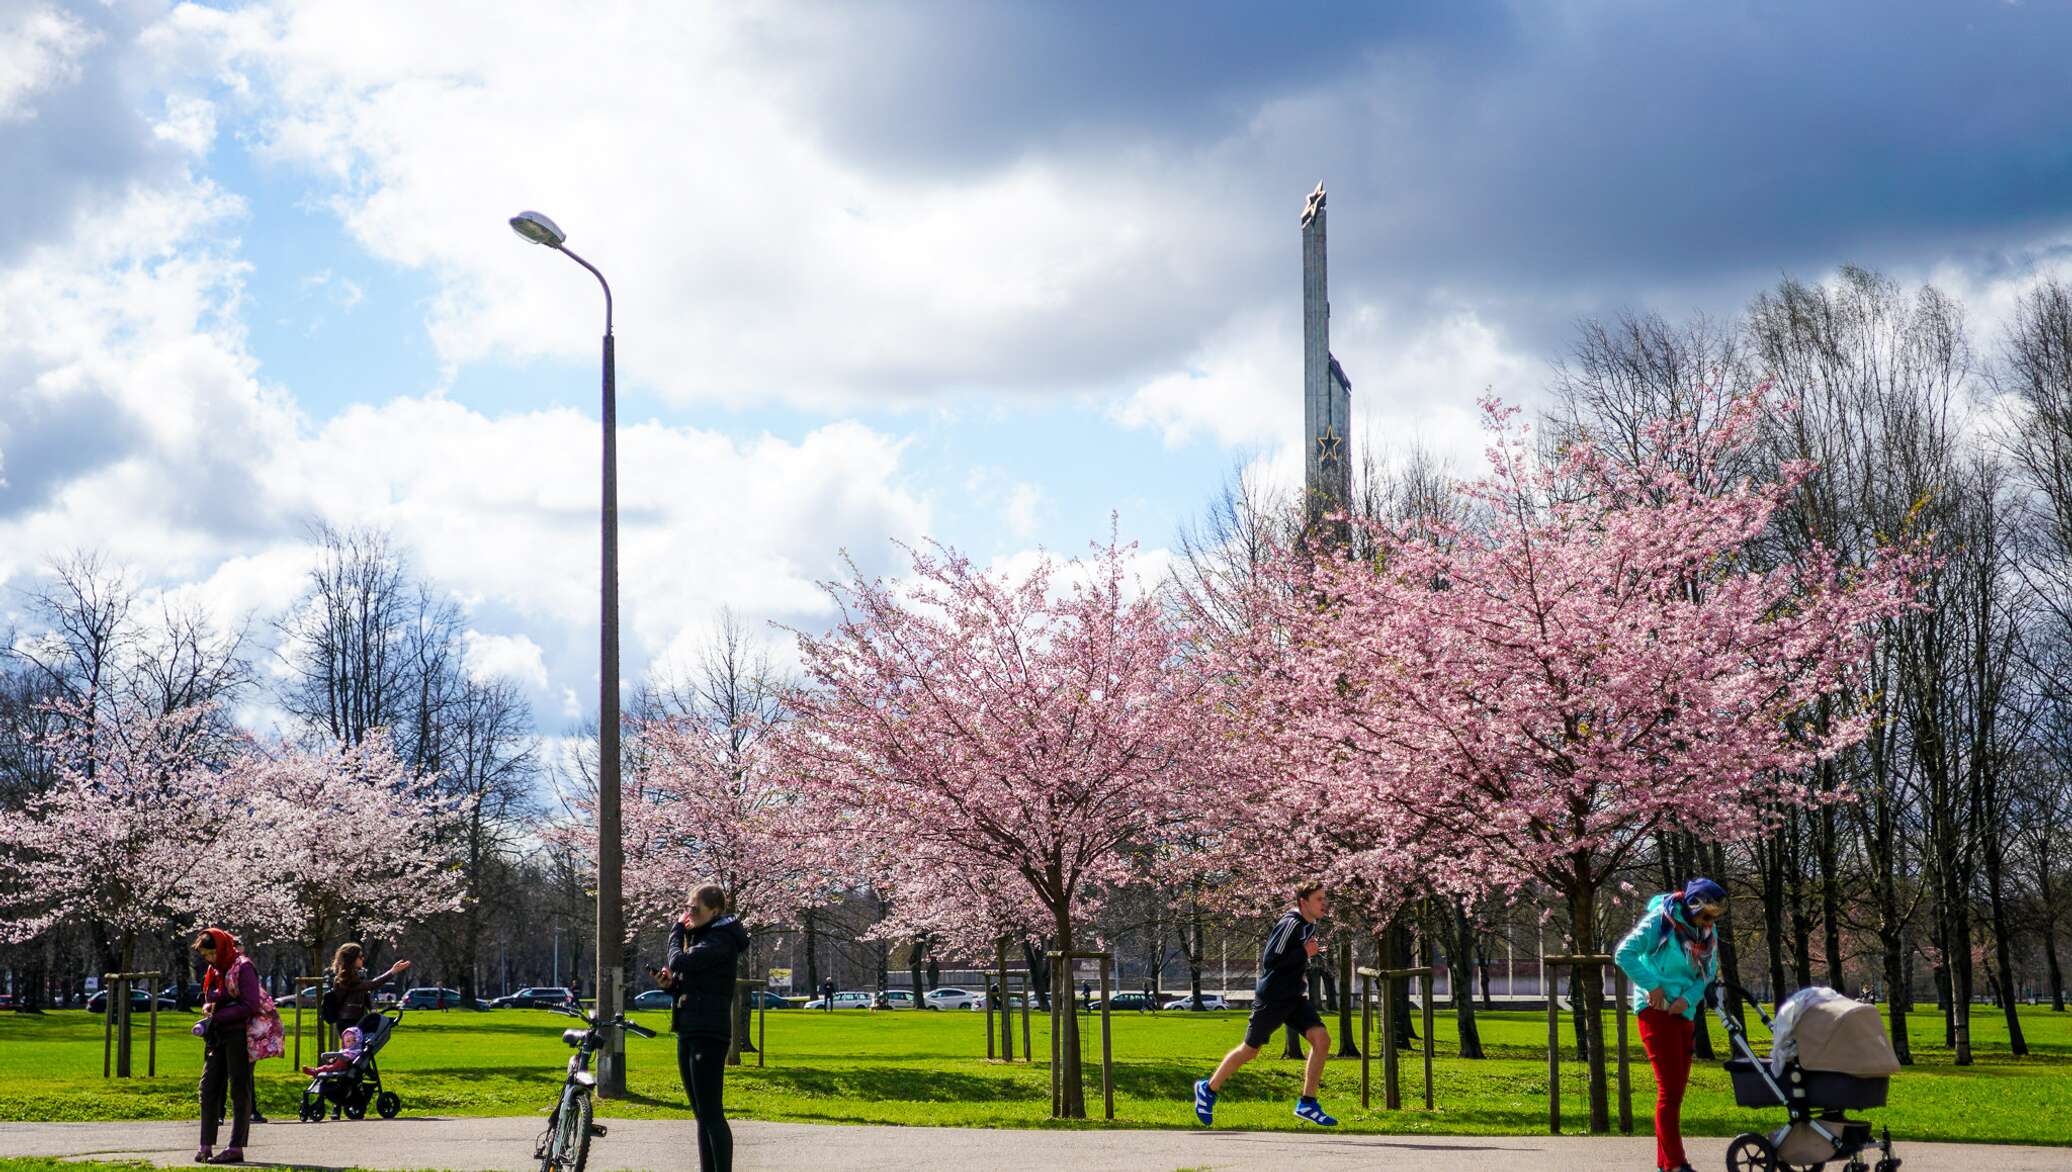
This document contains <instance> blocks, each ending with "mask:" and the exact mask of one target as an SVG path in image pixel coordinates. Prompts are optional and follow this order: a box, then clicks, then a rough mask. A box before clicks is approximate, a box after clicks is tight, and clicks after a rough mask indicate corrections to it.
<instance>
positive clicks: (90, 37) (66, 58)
mask: <svg viewBox="0 0 2072 1172" xmlns="http://www.w3.org/2000/svg"><path fill="white" fill-rule="evenodd" d="M95 39H96V36H95V34H94V32H93V30H91V29H89V28H87V27H86V26H85V25H84V24H81V23H80V22H79V21H78V20H77V19H75V18H74V17H72V16H70V15H68V14H66V13H64V12H62V11H59V10H58V9H56V8H54V7H51V6H49V5H42V4H38V5H28V6H24V7H19V8H15V9H14V10H13V11H11V12H0V123H5V122H26V121H28V120H29V119H31V118H34V117H35V116H36V106H35V99H36V97H37V95H38V94H39V93H40V92H41V91H44V90H47V89H50V88H51V87H53V86H56V85H61V84H64V83H66V82H71V81H76V80H78V77H79V73H80V68H79V53H80V51H81V50H82V49H85V48H86V47H87V46H88V45H90V44H92V43H93V42H94V40H95Z"/></svg>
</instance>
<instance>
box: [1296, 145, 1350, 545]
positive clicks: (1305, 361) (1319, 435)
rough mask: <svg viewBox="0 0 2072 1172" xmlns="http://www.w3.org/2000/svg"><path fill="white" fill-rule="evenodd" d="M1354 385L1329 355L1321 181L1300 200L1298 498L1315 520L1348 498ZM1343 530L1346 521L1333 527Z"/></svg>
mask: <svg viewBox="0 0 2072 1172" xmlns="http://www.w3.org/2000/svg"><path fill="white" fill-rule="evenodd" d="M1352 409H1353V385H1352V382H1351V380H1349V379H1347V378H1346V377H1345V369H1344V368H1343V367H1341V366H1339V365H1338V359H1336V358H1333V357H1332V356H1331V297H1330V290H1329V288H1328V282H1327V281H1326V278H1325V248H1324V183H1323V181H1322V180H1318V181H1317V189H1316V190H1315V191H1312V192H1310V193H1309V200H1308V201H1307V202H1306V203H1304V204H1303V206H1302V423H1303V437H1304V443H1305V444H1306V445H1307V447H1308V449H1309V453H1308V458H1307V460H1306V461H1305V463H1304V474H1303V488H1304V492H1303V499H1304V502H1305V504H1306V506H1307V508H1306V515H1307V517H1308V519H1309V521H1310V522H1311V523H1312V524H1314V523H1315V522H1316V520H1317V519H1318V518H1319V517H1321V516H1322V515H1323V514H1325V513H1329V512H1334V511H1339V510H1343V509H1344V508H1346V507H1347V505H1348V504H1349V502H1351V500H1352V483H1353V475H1352V455H1353V441H1352ZM1333 529H1334V532H1335V535H1336V536H1338V537H1340V538H1341V539H1342V538H1343V537H1344V536H1345V526H1344V525H1342V524H1341V525H1337V526H1334V527H1333Z"/></svg>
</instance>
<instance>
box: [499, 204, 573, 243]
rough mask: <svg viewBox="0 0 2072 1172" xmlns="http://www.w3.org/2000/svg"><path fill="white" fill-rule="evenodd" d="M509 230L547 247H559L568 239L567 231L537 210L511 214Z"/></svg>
mask: <svg viewBox="0 0 2072 1172" xmlns="http://www.w3.org/2000/svg"><path fill="white" fill-rule="evenodd" d="M511 231H513V232H516V233H518V234H519V235H520V236H523V237H525V238H526V239H527V240H530V241H532V242H533V243H534V244H544V245H546V246H547V247H548V248H559V247H561V246H562V244H563V243H565V242H566V241H567V240H568V233H566V232H563V231H562V230H561V229H560V227H559V226H557V225H556V224H555V223H554V221H552V220H550V219H548V218H547V217H545V216H543V215H541V214H539V213H538V212H519V213H518V214H517V215H515V216H512V217H511Z"/></svg>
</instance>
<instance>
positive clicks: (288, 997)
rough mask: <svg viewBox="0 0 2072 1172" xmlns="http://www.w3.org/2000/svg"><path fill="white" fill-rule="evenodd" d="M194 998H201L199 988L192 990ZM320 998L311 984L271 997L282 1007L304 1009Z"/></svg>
mask: <svg viewBox="0 0 2072 1172" xmlns="http://www.w3.org/2000/svg"><path fill="white" fill-rule="evenodd" d="M194 999H195V1001H196V1002H199V1001H200V1000H201V990H200V989H198V988H197V989H196V990H195V991H194ZM320 1000H322V998H320V997H318V996H317V989H316V986H315V985H311V986H309V987H308V988H305V989H303V990H302V991H301V992H299V993H282V994H281V995H280V996H278V997H275V998H274V999H273V1003H274V1004H275V1005H276V1006H279V1007H280V1008H282V1009H293V1008H295V1007H296V1006H297V1005H300V1006H302V1007H303V1008H304V1009H315V1008H316V1007H317V1002H318V1001H320Z"/></svg>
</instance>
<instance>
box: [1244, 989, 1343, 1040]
mask: <svg viewBox="0 0 2072 1172" xmlns="http://www.w3.org/2000/svg"><path fill="white" fill-rule="evenodd" d="M1323 1024H1324V1019H1323V1018H1321V1017H1319V1016H1317V1007H1316V1006H1314V1005H1311V1004H1310V1003H1309V998H1307V997H1295V998H1291V999H1289V1000H1286V1001H1267V1002H1262V1003H1260V1004H1257V1005H1254V1006H1253V1007H1252V1016H1251V1018H1250V1019H1249V1020H1247V1021H1246V1022H1245V1045H1247V1046H1250V1047H1252V1048H1253V1049H1255V1050H1257V1049H1260V1048H1262V1047H1264V1046H1265V1045H1266V1044H1267V1043H1268V1042H1271V1041H1272V1040H1273V1032H1274V1031H1275V1030H1277V1029H1280V1028H1281V1027H1282V1026H1284V1025H1288V1026H1294V1027H1295V1032H1296V1033H1298V1034H1307V1033H1308V1032H1309V1031H1311V1030H1313V1029H1316V1028H1317V1027H1319V1026H1321V1025H1323Z"/></svg>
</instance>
